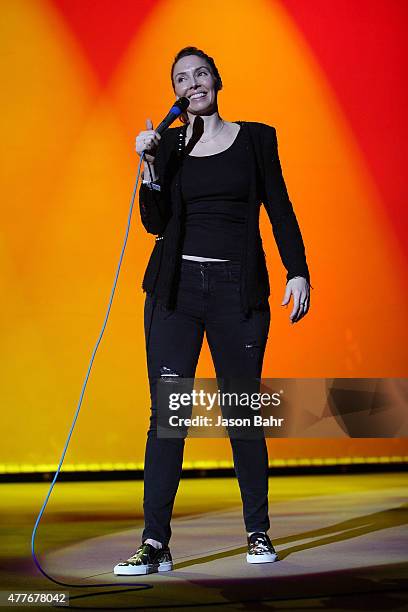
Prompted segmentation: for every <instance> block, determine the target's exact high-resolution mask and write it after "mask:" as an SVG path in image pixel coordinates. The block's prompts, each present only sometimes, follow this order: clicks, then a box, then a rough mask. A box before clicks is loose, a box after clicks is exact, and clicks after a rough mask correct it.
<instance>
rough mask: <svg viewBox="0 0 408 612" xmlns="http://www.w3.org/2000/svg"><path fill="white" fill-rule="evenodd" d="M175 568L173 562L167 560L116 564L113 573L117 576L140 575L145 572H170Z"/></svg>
mask: <svg viewBox="0 0 408 612" xmlns="http://www.w3.org/2000/svg"><path fill="white" fill-rule="evenodd" d="M172 569H173V563H172V562H171V561H166V562H164V563H160V564H159V565H157V564H154V565H152V564H150V565H120V564H118V565H115V567H114V568H113V573H114V574H115V575H116V576H140V575H143V574H154V573H156V572H169V571H171V570H172Z"/></svg>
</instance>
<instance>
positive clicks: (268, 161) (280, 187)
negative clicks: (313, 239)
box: [262, 124, 310, 285]
mask: <svg viewBox="0 0 408 612" xmlns="http://www.w3.org/2000/svg"><path fill="white" fill-rule="evenodd" d="M265 128H266V129H265V130H264V137H263V145H262V148H263V163H264V169H263V170H264V194H263V203H264V206H265V208H266V211H267V213H268V217H269V219H270V221H271V224H272V231H273V235H274V238H275V241H276V244H277V247H278V250H279V254H280V257H281V260H282V263H283V265H284V266H285V268H286V270H287V275H286V281H289V280H290V279H291V278H294V277H295V276H303V277H304V278H306V279H307V281H308V283H309V285H310V275H309V269H308V266H307V262H306V254H305V247H304V244H303V240H302V235H301V232H300V229H299V225H298V222H297V219H296V216H295V213H294V210H293V206H292V203H291V201H290V199H289V195H288V192H287V189H286V184H285V180H284V178H283V173H282V167H281V163H280V160H279V153H278V140H277V136H276V129H275V128H274V127H272V126H269V125H266V124H265Z"/></svg>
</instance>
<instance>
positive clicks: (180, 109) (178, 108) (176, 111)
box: [155, 97, 190, 134]
mask: <svg viewBox="0 0 408 612" xmlns="http://www.w3.org/2000/svg"><path fill="white" fill-rule="evenodd" d="M189 105H190V100H189V99H188V98H184V97H183V98H179V99H178V100H177V102H175V104H173V106H172V107H171V109H170V110H169V112H168V114H167V116H166V117H165V118H164V119H163V121H162V122H161V123H160V125H159V126H158V127H157V128H156V129H155V132H158V133H159V134H162V133H163V132H164V130H167V128H168V127H169V126H170V125H171V124H172V123H173V121H175V120H176V119H177V117H179V116H180V115H181V113H184V111H185V110H187V108H188V107H189Z"/></svg>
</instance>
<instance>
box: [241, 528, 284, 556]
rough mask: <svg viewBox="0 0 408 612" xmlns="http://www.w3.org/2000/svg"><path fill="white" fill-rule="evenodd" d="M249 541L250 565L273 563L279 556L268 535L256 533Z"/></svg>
mask: <svg viewBox="0 0 408 612" xmlns="http://www.w3.org/2000/svg"><path fill="white" fill-rule="evenodd" d="M247 539H248V553H247V561H248V563H271V562H273V561H277V560H278V555H277V554H276V551H275V549H274V547H273V545H272V542H271V541H270V539H269V537H268V536H267V535H266V533H261V532H255V533H253V534H251V535H250V536H249V537H247Z"/></svg>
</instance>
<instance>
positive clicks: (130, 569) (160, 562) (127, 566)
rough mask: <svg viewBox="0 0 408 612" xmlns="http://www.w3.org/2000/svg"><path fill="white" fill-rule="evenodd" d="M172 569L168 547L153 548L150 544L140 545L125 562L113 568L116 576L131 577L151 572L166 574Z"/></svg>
mask: <svg viewBox="0 0 408 612" xmlns="http://www.w3.org/2000/svg"><path fill="white" fill-rule="evenodd" d="M172 569H173V559H172V558H171V553H170V549H169V547H168V546H163V548H155V547H154V546H152V545H151V544H147V543H144V544H142V545H141V546H140V547H139V548H138V549H137V551H136V552H135V554H134V555H132V556H131V557H130V558H129V559H128V560H127V561H122V562H121V563H118V564H117V565H115V567H114V568H113V573H114V574H116V575H119V576H120V575H126V576H133V575H137V574H152V573H153V572H168V571H170V570H172Z"/></svg>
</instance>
